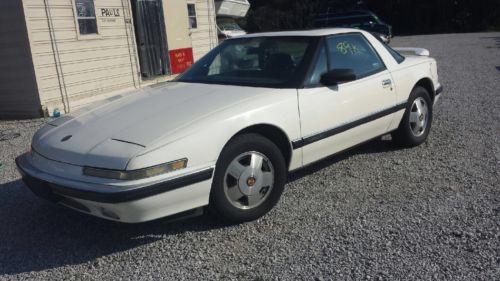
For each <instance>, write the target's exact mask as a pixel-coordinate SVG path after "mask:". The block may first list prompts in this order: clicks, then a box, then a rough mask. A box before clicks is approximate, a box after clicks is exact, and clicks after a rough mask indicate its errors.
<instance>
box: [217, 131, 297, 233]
mask: <svg viewBox="0 0 500 281" xmlns="http://www.w3.org/2000/svg"><path fill="white" fill-rule="evenodd" d="M286 175H287V170H286V163H285V159H284V157H283V155H282V154H281V152H280V150H279V148H278V147H277V146H276V145H275V144H274V143H273V142H272V141H270V140H269V139H267V138H264V137H263V136H261V135H258V134H244V135H239V136H236V137H235V138H234V139H233V140H231V142H230V143H229V144H228V145H226V147H225V148H224V149H223V151H222V153H221V155H220V157H219V159H218V160H217V164H216V167H215V174H214V180H213V183H212V190H211V192H210V203H209V210H210V211H211V213H213V214H216V215H217V216H218V217H220V218H222V219H223V220H224V221H226V222H230V223H241V222H246V221H252V220H255V219H258V218H260V217H262V216H263V215H265V214H266V213H268V212H269V211H270V210H271V209H272V208H273V207H274V206H275V205H276V203H277V202H278V201H279V199H280V197H281V194H282V193H283V189H284V186H285V183H286Z"/></svg>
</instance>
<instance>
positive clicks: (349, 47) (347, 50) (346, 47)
mask: <svg viewBox="0 0 500 281" xmlns="http://www.w3.org/2000/svg"><path fill="white" fill-rule="evenodd" d="M337 50H339V52H340V53H341V54H343V55H347V54H352V55H353V54H356V53H358V52H359V50H358V46H356V44H354V43H351V42H347V41H343V42H339V43H337Z"/></svg>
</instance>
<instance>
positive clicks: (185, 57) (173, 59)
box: [168, 48, 194, 74]
mask: <svg viewBox="0 0 500 281" xmlns="http://www.w3.org/2000/svg"><path fill="white" fill-rule="evenodd" d="M168 54H169V57H170V71H171V73H172V74H178V73H182V72H184V70H186V69H188V68H189V67H190V66H191V65H192V64H193V62H194V59H193V49H192V48H184V49H176V50H170V51H169V52H168Z"/></svg>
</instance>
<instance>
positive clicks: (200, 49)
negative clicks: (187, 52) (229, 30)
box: [186, 0, 218, 61]
mask: <svg viewBox="0 0 500 281" xmlns="http://www.w3.org/2000/svg"><path fill="white" fill-rule="evenodd" d="M187 2H188V3H193V4H195V6H196V17H197V21H198V28H196V29H191V30H190V31H191V44H192V46H193V57H194V60H195V61H196V60H198V59H199V58H200V57H202V56H203V55H205V54H206V53H207V52H208V51H210V50H211V49H213V48H214V47H215V46H217V44H218V42H217V40H218V39H217V26H216V22H215V6H214V2H213V0H188V1H187ZM186 24H187V23H186Z"/></svg>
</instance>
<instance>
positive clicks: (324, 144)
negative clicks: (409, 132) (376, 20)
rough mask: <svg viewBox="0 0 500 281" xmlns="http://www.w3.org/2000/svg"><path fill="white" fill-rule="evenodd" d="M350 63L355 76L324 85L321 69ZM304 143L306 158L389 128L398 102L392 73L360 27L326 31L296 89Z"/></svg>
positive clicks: (298, 145) (318, 156)
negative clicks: (356, 30) (353, 30)
mask: <svg viewBox="0 0 500 281" xmlns="http://www.w3.org/2000/svg"><path fill="white" fill-rule="evenodd" d="M333 69H352V70H353V71H354V73H355V74H356V80H355V81H351V82H346V83H340V84H338V85H335V86H330V87H326V86H323V85H321V84H320V77H321V74H323V73H326V72H327V70H333ZM298 100H299V112H300V118H301V133H302V139H300V140H296V141H294V142H293V146H294V148H295V149H298V148H302V153H303V164H304V165H305V164H308V163H311V162H314V161H316V160H319V159H321V158H324V157H326V156H327V155H330V154H334V153H336V152H339V151H342V150H344V149H346V148H349V147H351V146H354V145H356V144H359V143H361V142H363V141H366V140H369V139H371V138H374V137H377V136H379V135H382V134H384V133H386V132H387V130H388V127H389V125H390V122H391V120H392V113H393V111H394V107H395V102H396V93H395V89H394V87H393V86H392V77H391V74H390V73H389V71H388V70H387V68H386V67H385V64H384V62H383V61H382V59H381V58H380V57H379V55H378V54H377V53H376V51H375V49H374V48H373V46H372V45H371V44H370V43H369V41H368V40H367V39H366V38H365V37H364V36H363V35H362V34H361V33H347V34H337V35H332V36H329V37H326V38H325V40H324V44H323V46H321V49H320V50H319V53H318V55H317V62H316V65H315V66H314V68H313V70H312V73H311V75H310V78H309V81H307V82H306V86H305V87H304V88H303V89H299V90H298Z"/></svg>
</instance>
